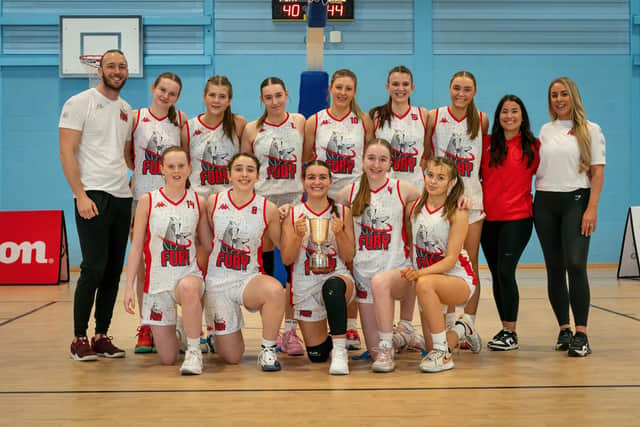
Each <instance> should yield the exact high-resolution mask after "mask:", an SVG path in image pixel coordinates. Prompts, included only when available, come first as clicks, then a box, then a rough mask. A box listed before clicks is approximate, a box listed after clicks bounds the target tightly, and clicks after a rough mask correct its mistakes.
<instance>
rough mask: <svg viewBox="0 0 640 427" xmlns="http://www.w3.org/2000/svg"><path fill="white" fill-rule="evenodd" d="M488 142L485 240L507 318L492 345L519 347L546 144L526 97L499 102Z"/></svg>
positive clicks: (485, 155) (484, 187)
mask: <svg viewBox="0 0 640 427" xmlns="http://www.w3.org/2000/svg"><path fill="white" fill-rule="evenodd" d="M483 145H484V149H483V156H482V168H481V169H480V175H481V176H482V194H483V197H484V207H485V213H486V215H487V217H486V219H485V222H484V225H483V226H482V239H481V243H482V250H483V252H484V256H485V258H486V259H487V264H489V270H490V271H491V279H492V284H493V299H494V300H495V302H496V307H497V308H498V314H499V315H500V320H501V321H502V330H501V331H500V332H498V333H497V334H496V335H495V336H494V337H493V339H491V340H490V341H489V342H488V343H487V346H488V347H489V348H490V349H492V350H514V349H517V348H518V347H519V345H518V335H517V334H516V320H517V318H518V305H519V294H518V284H517V283H516V267H517V266H518V261H519V260H520V256H521V255H522V252H523V251H524V248H525V247H526V246H527V243H528V242H529V239H530V238H531V231H532V230H533V208H532V203H531V202H532V200H533V197H532V196H531V181H532V179H533V175H534V174H535V173H536V169H537V168H538V163H539V162H540V159H539V156H538V149H539V147H540V143H539V142H538V141H537V140H536V138H535V136H533V134H532V133H531V128H530V124H529V115H528V114H527V109H526V108H525V107H524V103H523V102H522V100H521V99H520V98H518V97H517V96H515V95H505V96H503V97H502V99H501V100H500V102H499V103H498V106H497V107H496V113H495V116H494V119H493V130H492V132H491V135H487V136H485V137H484V141H483Z"/></svg>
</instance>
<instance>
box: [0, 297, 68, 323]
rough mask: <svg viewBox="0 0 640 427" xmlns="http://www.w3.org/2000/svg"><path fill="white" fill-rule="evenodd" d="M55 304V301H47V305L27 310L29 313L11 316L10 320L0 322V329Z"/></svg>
mask: <svg viewBox="0 0 640 427" xmlns="http://www.w3.org/2000/svg"><path fill="white" fill-rule="evenodd" d="M56 302H57V301H49V302H48V303H46V304H43V305H41V306H39V307H36V308H34V309H31V310H29V311H25V312H24V313H21V314H18V315H17V316H13V317H12V318H10V319H7V320H4V321H2V322H0V328H1V327H3V326H5V325H8V324H9V323H11V322H15V321H16V320H18V319H21V318H23V317H26V316H28V315H30V314H33V313H35V312H36V311H40V310H42V309H43V308H47V307H49V306H50V305H53V304H55V303H56Z"/></svg>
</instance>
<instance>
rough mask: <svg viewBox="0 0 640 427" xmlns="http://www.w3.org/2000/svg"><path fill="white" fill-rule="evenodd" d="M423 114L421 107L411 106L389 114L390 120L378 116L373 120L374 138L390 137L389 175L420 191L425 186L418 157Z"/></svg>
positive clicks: (422, 130)
mask: <svg viewBox="0 0 640 427" xmlns="http://www.w3.org/2000/svg"><path fill="white" fill-rule="evenodd" d="M425 127H426V125H425V122H424V117H422V111H421V110H420V107H414V106H410V107H409V109H408V110H407V112H406V113H404V114H403V115H402V116H398V115H396V114H392V115H391V124H389V122H387V121H385V122H384V123H380V119H378V120H377V121H376V124H375V129H376V130H375V136H376V138H382V139H386V140H387V141H389V143H390V144H391V147H392V148H393V151H392V153H391V157H392V161H393V165H392V167H391V171H390V173H389V176H391V177H393V178H396V179H402V180H404V181H408V182H410V183H411V184H413V185H415V186H416V187H417V188H418V189H419V190H420V191H422V189H423V188H424V174H423V171H422V168H421V167H420V159H422V156H423V154H424V132H425Z"/></svg>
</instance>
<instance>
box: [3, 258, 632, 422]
mask: <svg viewBox="0 0 640 427" xmlns="http://www.w3.org/2000/svg"><path fill="white" fill-rule="evenodd" d="M589 274H590V280H591V302H592V308H591V312H590V318H589V325H590V329H589V331H590V333H589V337H590V341H591V345H592V348H593V351H594V353H593V354H592V355H591V356H589V357H586V358H582V359H573V358H572V359H569V358H568V357H567V355H566V352H564V353H563V352H555V351H554V350H553V344H554V343H555V338H556V334H557V326H556V324H555V320H554V316H553V313H552V311H551V308H550V305H549V303H548V300H547V296H546V288H545V272H544V270H543V269H526V268H525V269H521V270H520V271H519V274H518V276H519V284H520V298H521V299H520V318H519V322H518V326H519V327H518V333H519V338H520V346H521V347H520V350H517V351H511V352H491V351H489V350H487V349H486V347H485V348H483V351H482V352H481V353H480V354H477V355H473V354H471V353H470V352H469V351H461V352H458V353H456V354H455V356H454V358H455V363H456V367H455V369H453V370H452V371H449V372H446V373H441V374H422V373H420V372H419V371H418V363H419V361H420V356H419V354H418V353H409V354H406V353H404V354H401V355H399V356H398V358H397V369H396V371H395V372H393V373H391V374H373V373H371V372H370V371H369V369H368V364H367V363H365V362H358V361H351V364H350V368H351V375H349V376H345V377H333V376H330V375H328V364H322V365H311V364H310V363H309V362H308V360H307V358H306V357H288V356H282V357H281V358H280V360H281V363H282V365H283V370H282V371H281V372H276V373H263V372H261V371H259V370H258V368H257V366H256V357H257V352H258V350H257V347H258V345H259V338H260V329H259V326H260V322H259V318H258V317H257V315H251V314H245V319H246V321H247V322H246V323H247V326H248V327H247V328H246V329H245V339H246V341H247V352H246V354H245V356H244V359H243V361H242V363H241V364H240V365H238V366H228V365H225V364H224V363H222V362H221V361H220V359H219V358H218V357H217V356H211V355H205V357H204V359H205V371H204V373H203V375H201V376H195V377H181V376H180V375H179V373H178V367H179V364H180V363H181V358H180V359H179V361H178V366H173V367H163V366H160V365H159V364H158V361H157V356H155V355H135V354H134V353H133V347H134V345H135V330H136V329H135V328H136V319H135V318H134V317H133V316H129V315H127V314H126V313H125V312H124V309H123V308H122V303H121V300H118V303H117V305H116V310H115V313H114V321H113V324H112V328H111V330H110V334H111V335H113V336H114V337H115V342H116V344H118V345H119V346H121V347H124V348H125V349H126V350H127V357H126V358H125V359H115V360H107V359H100V360H99V361H98V362H91V363H80V362H74V361H72V360H71V359H70V358H69V356H68V351H69V343H70V340H71V336H72V332H73V330H72V300H73V289H74V284H75V280H76V279H77V273H75V274H73V276H72V283H71V285H61V286H55V287H53V286H52V287H13V286H0V343H2V345H1V346H0V378H1V381H0V414H1V415H0V425H12V426H14V425H72V424H86V425H91V426H96V425H164V424H173V425H188V424H189V423H190V422H193V423H198V424H201V425H206V424H211V425H216V426H220V425H235V426H241V425H280V426H285V425H301V424H302V425H314V426H315V425H318V426H325V425H336V426H337V425H394V426H398V425H417V426H418V425H419V426H424V425H429V426H430V425H445V424H448V425H491V426H494V425H510V426H517V425H523V426H524V425H526V426H533V425H605V424H608V425H609V426H627V425H629V426H631V425H639V424H638V423H639V422H638V416H639V415H640V366H639V360H640V282H637V281H631V280H627V281H624V280H620V281H618V280H616V279H615V270H614V269H600V268H598V269H591V270H590V272H589ZM123 277H124V276H123ZM481 279H482V281H483V284H484V286H483V290H482V291H483V293H482V300H481V303H480V310H479V314H478V320H477V325H478V327H479V331H480V333H481V335H482V338H483V341H484V342H486V341H487V340H488V339H489V338H491V337H492V336H493V334H494V333H496V332H497V331H498V330H499V327H500V324H499V321H498V316H497V313H496V309H495V305H494V303H493V299H492V296H491V288H490V279H489V277H488V271H487V270H483V271H481ZM414 323H415V325H416V326H417V327H419V323H420V322H419V318H418V317H417V310H416V319H415V321H414ZM90 328H91V329H90V330H92V328H93V325H91V326H90ZM353 354H355V353H353Z"/></svg>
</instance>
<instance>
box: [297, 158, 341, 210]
mask: <svg viewBox="0 0 640 427" xmlns="http://www.w3.org/2000/svg"><path fill="white" fill-rule="evenodd" d="M310 166H321V167H323V168H325V169H326V170H327V172H328V173H329V178H331V168H330V167H329V165H328V164H327V163H326V162H325V161H324V160H317V159H316V160H311V161H310V162H307V163H305V165H304V167H303V168H302V180H303V181H304V179H305V178H306V177H307V169H308V168H309V167H310ZM327 200H328V201H329V205H330V206H331V213H334V214H336V216H337V217H338V218H339V217H340V213H339V212H338V208H337V207H336V202H335V201H334V200H333V199H332V198H331V197H329V196H327Z"/></svg>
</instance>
